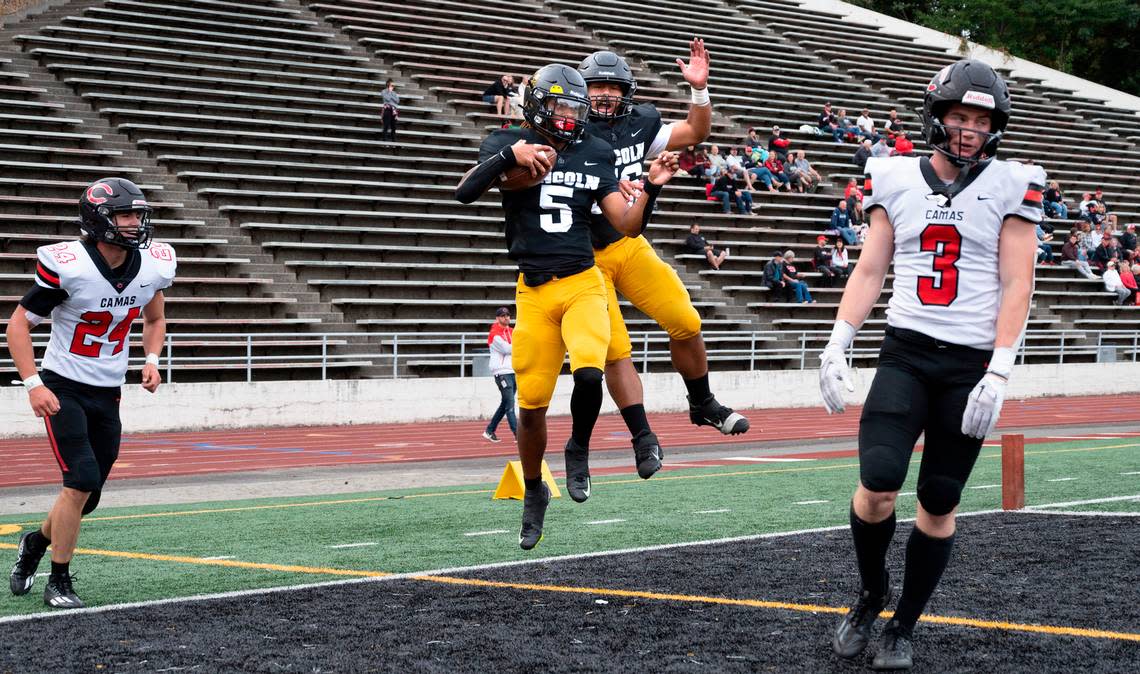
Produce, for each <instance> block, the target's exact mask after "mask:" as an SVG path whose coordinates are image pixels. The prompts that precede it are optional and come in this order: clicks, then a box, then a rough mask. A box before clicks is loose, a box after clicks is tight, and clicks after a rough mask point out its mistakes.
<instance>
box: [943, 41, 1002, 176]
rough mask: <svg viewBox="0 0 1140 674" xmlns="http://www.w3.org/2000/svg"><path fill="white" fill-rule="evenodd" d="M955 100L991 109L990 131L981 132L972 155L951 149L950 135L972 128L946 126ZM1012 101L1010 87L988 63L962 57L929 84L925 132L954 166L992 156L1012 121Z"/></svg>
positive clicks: (974, 162)
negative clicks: (950, 108) (982, 138)
mask: <svg viewBox="0 0 1140 674" xmlns="http://www.w3.org/2000/svg"><path fill="white" fill-rule="evenodd" d="M953 103H961V104H963V105H970V106H974V107H978V108H984V109H986V110H989V111H990V121H991V125H990V131H989V133H981V132H977V131H974V133H978V135H981V136H983V137H984V140H983V142H982V147H981V149H979V150H978V151H977V152H975V153H974V154H973V155H971V156H963V155H960V154H958V153H956V152H954V151H953V150H952V149H951V136H952V134H953V133H954V132H958V133H959V134H961V133H962V132H963V131H967V132H969V131H972V130H970V129H962V128H960V127H954V126H947V125H946V124H945V122H944V121H943V118H944V116H945V115H946V110H947V109H948V108H949V107H950V105H951V104H953ZM1011 110H1012V105H1011V102H1010V96H1009V87H1008V86H1006V83H1005V80H1003V79H1002V78H1001V75H998V74H997V72H995V71H994V69H993V68H991V67H990V66H989V64H986V63H983V62H981V61H976V60H973V59H963V60H961V61H958V62H956V63H952V64H950V65H948V66H946V67H945V68H943V69H942V70H940V71H939V72H938V74H936V75H935V76H934V77H933V78H932V79H931V80H930V84H928V85H927V87H926V95H925V96H924V97H923V100H922V110H921V115H922V136H923V138H924V139H925V140H926V143H927V144H928V145H929V146H930V147H931V149H933V150H934V151H936V152H938V153H940V154H942V155H945V156H946V158H947V159H949V160H950V161H951V163H953V164H954V165H955V166H958V167H962V166H965V165H967V164H976V163H977V162H979V161H981V160H983V159H985V158H987V157H993V156H994V155H995V154H996V153H997V148H998V144H999V143H1000V142H1001V139H1002V136H1003V135H1004V134H1005V129H1006V126H1008V125H1009V117H1010V112H1011Z"/></svg>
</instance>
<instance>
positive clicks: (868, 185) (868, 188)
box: [863, 178, 871, 192]
mask: <svg viewBox="0 0 1140 674" xmlns="http://www.w3.org/2000/svg"><path fill="white" fill-rule="evenodd" d="M863 191H864V192H870V191H871V179H870V178H867V179H866V180H864V181H863Z"/></svg>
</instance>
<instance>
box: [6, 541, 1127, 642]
mask: <svg viewBox="0 0 1140 674" xmlns="http://www.w3.org/2000/svg"><path fill="white" fill-rule="evenodd" d="M0 548H3V549H8V550H14V549H15V548H16V545H14V544H12V543H0ZM75 552H76V554H80V555H99V556H102V557H118V558H123V559H142V560H147V561H155V562H177V563H181V564H196V565H200V566H220V567H229V568H239V569H254V570H258V571H283V572H287V573H305V574H313V575H328V576H350V577H354V578H383V577H385V576H392V575H395V574H392V573H387V572H384V571H360V570H355V569H334V568H328V567H314V566H296V565H290V564H265V563H262V562H241V561H237V560H233V559H202V558H200V557H185V556H182V555H161V554H154V553H148V552H126V551H122V550H97V549H92V548H77V549H76V550H75ZM408 579H409V580H418V581H426V582H431V583H439V584H442V585H458V586H463V587H488V588H499V589H509V590H526V591H530V592H562V593H567V594H590V595H600V596H605V597H624V598H630V599H651V600H655V601H666V602H687V603H698V604H719V605H722V606H746V607H749V608H764V609H774V610H782V611H798V612H800V613H834V614H842V613H846V612H847V609H846V608H844V607H837V606H822V605H820V604H800V603H796V602H784V601H765V600H762V599H737V598H732V597H707V596H702V595H691V594H674V593H665V592H648V591H645V590H621V589H617V588H602V587H573V586H569V585H543V584H536V583H511V582H504V581H495V580H482V579H478V578H458V577H454V576H416V575H413V576H409V577H408ZM892 615H893V614H892V613H891V612H890V611H884V612H883V616H884V617H887V618H890V617H891V616H892ZM919 620H921V621H922V622H928V623H935V624H939V625H956V626H959V627H974V628H978V629H988V630H999V631H1006V632H1030V633H1036V634H1049V635H1054V636H1071V637H1084V638H1089V639H1115V640H1118V641H1136V642H1140V633H1133V632H1113V631H1109V630H1098V629H1089V628H1084V627H1067V626H1062V625H1029V624H1024V623H1011V622H1004V621H999V620H981V619H977V618H962V617H957V616H937V615H924V616H922V617H921V618H920V619H919Z"/></svg>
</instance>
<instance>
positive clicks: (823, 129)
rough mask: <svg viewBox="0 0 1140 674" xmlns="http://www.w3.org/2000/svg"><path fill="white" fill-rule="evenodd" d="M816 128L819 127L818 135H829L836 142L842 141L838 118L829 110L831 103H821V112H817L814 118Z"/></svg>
mask: <svg viewBox="0 0 1140 674" xmlns="http://www.w3.org/2000/svg"><path fill="white" fill-rule="evenodd" d="M816 128H818V129H819V132H820V135H823V136H831V137H832V138H834V139H835V142H836V143H842V142H843V131H841V130H840V128H839V120H838V118H837V117H836V116H835V115H834V114H832V112H831V103H824V104H823V112H821V113H819V117H818V118H817V119H816Z"/></svg>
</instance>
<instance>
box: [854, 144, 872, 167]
mask: <svg viewBox="0 0 1140 674" xmlns="http://www.w3.org/2000/svg"><path fill="white" fill-rule="evenodd" d="M870 156H871V141H869V140H867V139H866V138H864V139H863V142H862V143H860V144H859V149H858V150H855V156H854V157H852V158H851V163H853V164H855V165H856V166H858V167H859V170H860V171H862V170H864V169H866V168H867V159H869V158H870Z"/></svg>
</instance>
